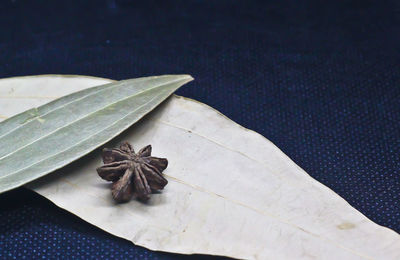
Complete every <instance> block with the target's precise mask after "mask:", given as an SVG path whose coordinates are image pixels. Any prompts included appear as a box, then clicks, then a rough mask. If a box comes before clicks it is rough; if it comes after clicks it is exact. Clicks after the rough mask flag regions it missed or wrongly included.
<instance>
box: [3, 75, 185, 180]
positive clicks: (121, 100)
mask: <svg viewBox="0 0 400 260" xmlns="http://www.w3.org/2000/svg"><path fill="white" fill-rule="evenodd" d="M185 79H186V78H181V79H177V80H172V81H170V82H168V83H162V84H159V85H157V86H155V87H153V88H149V89H146V90H144V91H140V92H138V93H135V94H134V95H130V96H128V97H125V98H123V99H120V100H118V101H116V102H113V103H110V104H109V105H107V106H104V107H102V108H100V109H98V110H96V111H94V112H91V113H89V114H86V115H84V116H83V117H80V118H78V119H76V120H74V121H72V122H70V123H68V124H66V125H63V126H62V127H59V128H56V129H55V130H53V131H52V132H49V133H48V134H46V135H44V136H41V137H40V138H38V139H35V140H34V141H32V142H30V143H28V144H26V145H24V146H21V147H20V148H18V149H16V150H14V151H13V152H11V153H9V154H6V155H5V156H3V157H0V162H1V160H3V159H4V158H7V157H9V156H11V155H13V154H15V153H16V152H18V151H20V150H22V149H24V148H26V147H28V146H30V145H32V144H34V143H36V142H38V141H40V140H41V139H44V138H46V137H47V136H50V135H51V134H54V133H56V132H58V131H61V130H62V129H63V128H66V127H68V126H70V125H72V124H74V123H76V122H78V121H80V120H82V119H84V118H86V117H89V116H91V115H93V114H95V113H97V112H99V111H101V110H104V109H106V108H107V107H110V106H112V105H115V104H117V103H119V102H123V101H125V100H127V99H129V98H132V97H133V96H138V95H141V94H143V93H146V92H149V91H151V90H153V89H156V88H159V87H161V86H165V85H170V84H173V83H176V82H179V81H182V80H185ZM107 89H108V88H106V89H103V90H107ZM103 90H101V91H103ZM99 92H100V91H99ZM99 92H95V93H93V94H97V93H99ZM88 96H90V95H88ZM71 103H74V102H71ZM71 103H69V104H71ZM146 104H147V103H146ZM63 107H65V106H62V107H60V108H57V109H55V110H52V112H54V111H57V110H60V109H61V108H63ZM42 116H43V115H42ZM42 116H37V117H35V118H40V117H42ZM32 120H34V119H32ZM32 120H31V121H32ZM31 121H29V122H31ZM16 129H17V128H16ZM14 130H15V129H14ZM14 130H12V131H14ZM12 131H11V132H12ZM7 176H8V175H7Z"/></svg>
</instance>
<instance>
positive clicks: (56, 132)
mask: <svg viewBox="0 0 400 260" xmlns="http://www.w3.org/2000/svg"><path fill="white" fill-rule="evenodd" d="M191 80H192V77H191V76H189V75H166V76H159V77H146V78H138V79H131V80H124V81H118V82H115V83H111V84H106V85H101V86H97V87H93V88H89V89H85V90H82V91H79V92H76V93H73V94H70V95H68V96H65V97H62V98H60V99H57V100H55V101H52V102H50V103H48V104H46V105H43V106H41V107H38V108H34V109H30V110H28V111H25V112H23V113H21V114H18V115H16V116H14V117H11V118H9V119H7V120H5V121H3V122H1V123H0V193H2V192H5V191H7V190H10V189H13V188H16V187H19V186H21V185H24V184H26V183H28V182H30V181H32V180H35V179H37V178H39V177H41V176H43V175H46V174H47V173H50V172H52V171H54V170H56V169H59V168H61V167H63V166H65V165H66V164H68V163H71V162H72V161H74V160H76V159H78V158H80V157H82V156H84V155H85V154H87V153H89V152H90V151H92V150H94V149H96V148H97V147H99V146H101V145H102V144H104V143H106V142H107V141H109V140H111V139H112V138H113V137H115V136H117V135H118V134H119V133H121V132H122V131H124V130H125V129H127V128H128V127H129V126H131V125H132V124H134V123H135V122H136V121H138V120H139V119H141V118H142V117H143V116H144V115H146V114H147V113H149V112H150V111H151V110H153V109H154V108H155V107H156V106H157V105H158V104H160V103H161V102H162V101H163V100H164V99H166V98H167V97H168V96H169V95H171V94H172V93H173V92H174V91H175V90H176V89H178V88H179V87H180V86H182V85H183V84H185V83H187V82H189V81H191Z"/></svg>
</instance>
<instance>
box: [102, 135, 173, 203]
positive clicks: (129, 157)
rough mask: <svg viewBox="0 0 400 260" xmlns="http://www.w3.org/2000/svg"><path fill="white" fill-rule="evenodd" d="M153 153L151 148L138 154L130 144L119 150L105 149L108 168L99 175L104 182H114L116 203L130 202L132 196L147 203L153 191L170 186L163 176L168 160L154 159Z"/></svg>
mask: <svg viewBox="0 0 400 260" xmlns="http://www.w3.org/2000/svg"><path fill="white" fill-rule="evenodd" d="M151 150H152V148H151V145H148V146H146V147H144V148H142V149H140V150H139V152H138V153H137V154H135V152H134V150H133V147H132V146H131V145H130V144H129V143H128V142H124V143H122V144H121V145H120V147H119V149H115V148H114V149H107V148H105V149H103V154H102V157H103V162H104V165H103V166H101V167H99V168H97V173H98V174H99V176H100V177H101V178H102V179H104V180H107V181H112V182H114V183H113V185H112V196H113V198H114V199H115V200H116V201H118V202H123V201H129V200H130V199H131V198H132V196H134V197H136V198H138V199H139V200H142V201H146V200H148V199H149V198H150V194H151V192H152V191H156V190H161V189H163V188H164V187H165V185H167V184H168V181H167V180H166V179H165V178H164V177H163V176H162V171H163V170H165V168H167V166H168V160H167V159H165V158H158V157H152V156H151Z"/></svg>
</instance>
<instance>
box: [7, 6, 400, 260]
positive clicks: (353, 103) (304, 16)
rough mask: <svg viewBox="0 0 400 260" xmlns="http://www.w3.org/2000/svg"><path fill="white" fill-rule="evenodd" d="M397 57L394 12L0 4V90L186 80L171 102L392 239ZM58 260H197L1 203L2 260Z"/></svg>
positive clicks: (399, 181) (38, 208) (398, 191)
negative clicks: (7, 82) (205, 115)
mask: <svg viewBox="0 0 400 260" xmlns="http://www.w3.org/2000/svg"><path fill="white" fill-rule="evenodd" d="M399 54H400V2H399V1H368V0H355V1H341V0H336V1H242V0H237V1H229V0H219V1H211V0H207V1H194V0H186V1H170V0H164V1H140V2H139V1H130V0H107V1H101V0H97V1H51V0H38V1H27V0H25V1H22V0H21V1H20V0H13V1H11V0H9V1H1V2H0V77H11V76H20V75H34V74H52V73H54V74H82V75H93V76H99V77H106V78H113V79H126V78H134V77H140V76H148V75H160V74H176V73H187V74H191V75H192V76H193V77H194V78H195V79H196V80H195V81H194V82H193V83H191V84H190V85H187V86H185V87H183V88H181V89H180V90H179V91H178V92H177V94H179V95H183V96H186V97H190V98H194V99H196V100H199V101H201V102H204V103H206V104H208V105H210V106H212V107H214V108H216V109H217V110H219V111H221V112H222V113H223V114H225V115H227V116H228V117H230V118H231V119H233V120H234V121H236V122H238V123H239V124H241V125H243V126H245V127H247V128H250V129H253V130H255V131H257V132H259V133H261V134H262V135H264V136H265V137H267V138H268V139H270V140H271V141H272V142H273V143H275V144H276V145H277V146H278V147H279V148H280V149H282V150H283V151H284V152H285V153H286V154H287V155H288V156H289V157H291V158H292V159H293V160H294V161H295V162H296V163H297V164H298V165H300V166H301V167H302V168H303V169H305V170H306V171H307V172H308V173H309V174H310V175H311V176H312V177H314V178H315V179H317V180H318V181H320V182H322V183H323V184H325V185H326V186H328V187H329V188H331V189H332V190H334V191H335V192H336V193H338V194H339V195H340V196H342V197H343V198H345V199H346V200H347V201H348V202H349V203H350V204H351V205H352V206H353V207H355V208H356V209H358V210H359V211H360V212H362V213H363V214H364V215H366V216H367V217H368V218H370V219H371V220H373V221H375V222H376V223H378V224H380V225H383V226H386V227H389V228H391V229H393V230H395V231H397V232H400V204H399V199H400V66H399V65H400V55H399ZM0 112H1V111H0ZM266 246H268V245H266ZM62 256H64V257H67V258H85V259H86V258H93V259H99V258H116V259H121V258H132V259H176V258H178V259H179V258H191V257H187V256H181V255H176V254H168V253H162V252H153V251H150V250H147V249H144V248H141V247H138V246H134V245H132V244H131V243H130V242H129V241H126V240H123V239H119V238H116V237H114V236H112V235H110V234H107V233H106V232H104V231H101V230H100V229H98V228H96V227H93V226H91V225H90V224H87V223H85V222H84V221H82V220H80V219H79V218H77V217H75V216H73V215H72V214H70V213H68V212H66V211H64V210H61V209H59V208H57V207H56V206H55V205H53V204H52V203H50V202H48V201H47V200H46V199H44V198H42V197H40V196H39V195H36V194H34V193H33V192H32V191H29V190H26V189H24V188H20V189H16V190H13V191H10V192H7V193H4V194H1V195H0V258H1V259H3V258H17V259H22V258H27V259H30V258H57V257H62ZM196 257H197V258H204V259H205V258H216V257H209V256H196ZM197 258H196V259H197Z"/></svg>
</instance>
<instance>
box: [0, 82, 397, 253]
mask: <svg viewBox="0 0 400 260" xmlns="http://www.w3.org/2000/svg"><path fill="white" fill-rule="evenodd" d="M38 79H41V78H38ZM42 79H43V80H44V81H46V82H47V84H49V86H50V85H51V78H49V77H42ZM76 79H77V84H78V83H79V82H82V83H81V84H82V85H81V86H82V88H85V87H87V86H89V85H90V84H93V85H96V84H99V82H98V81H94V80H95V79H89V78H81V79H79V77H77V78H76ZM78 79H79V80H78ZM30 84H31V82H30V80H26V81H21V82H19V85H21V86H22V85H23V86H24V87H27V86H30ZM54 87H55V88H56V87H57V88H58V91H59V93H58V94H59V95H63V94H64V93H66V92H67V91H68V89H67V85H63V84H59V85H58V86H54ZM2 88H6V86H5V85H4V84H3V83H2V81H0V90H1V89H2ZM30 91H31V92H29V91H28V92H27V95H29V94H30V93H35V92H37V89H35V87H34V86H32V88H31V89H30ZM0 102H2V101H1V100H0ZM24 102H25V100H24ZM0 104H1V103H0ZM26 105H27V106H29V104H26ZM7 113H8V114H12V113H13V111H7ZM122 140H128V141H130V142H131V143H132V144H133V145H134V146H135V148H140V147H143V146H145V145H147V144H149V143H151V144H152V146H153V154H154V155H155V156H160V157H167V158H168V160H169V162H170V163H169V166H168V168H167V169H166V170H165V174H166V175H167V178H168V180H169V184H168V185H167V186H166V188H165V190H164V191H163V192H162V193H160V194H153V195H152V197H151V199H150V201H149V204H143V203H140V202H138V201H131V202H129V203H125V204H115V203H114V201H113V200H112V197H111V192H110V187H109V184H107V183H105V182H104V181H103V180H102V179H100V178H99V177H98V176H97V173H96V171H95V168H96V167H98V166H100V165H101V158H100V153H95V154H94V153H92V154H91V156H88V157H85V158H83V159H82V160H80V161H78V162H77V163H74V164H73V165H71V166H68V167H66V168H63V169H62V170H59V171H57V172H55V173H54V174H51V175H49V176H46V177H45V178H42V179H40V180H39V181H36V182H35V183H32V184H30V185H29V186H28V187H30V188H31V189H33V190H34V191H36V192H38V193H40V194H42V195H43V196H45V197H46V198H48V199H50V200H51V201H53V202H54V203H55V204H56V205H58V206H60V207H62V208H64V209H66V210H68V211H70V212H72V213H74V214H76V215H77V216H79V217H81V218H82V219H84V220H86V221H87V222H89V223H91V224H94V225H96V226H98V227H100V228H101V229H103V230H105V231H107V232H110V233H111V234H114V235H116V236H119V237H123V238H125V239H128V240H131V241H132V242H134V243H135V244H137V245H141V246H145V247H147V248H150V249H153V250H162V251H168V252H178V253H184V254H190V253H202V254H215V255H226V256H231V257H236V258H248V259H312V258H316V259H400V236H399V235H398V234H397V233H395V232H393V231H392V230H389V229H387V228H384V227H382V226H379V225H377V224H375V223H373V222H372V221H370V220H369V219H367V218H366V217H365V216H363V215H362V214H361V213H360V212H358V211H357V210H355V209H354V208H352V207H351V206H350V205H349V204H348V203H347V202H346V201H345V200H343V199H342V198H341V197H339V196H338V195H337V194H335V193H334V192H333V191H331V190H330V189H329V188H327V187H326V186H324V185H322V184H321V183H319V182H317V181H316V180H314V179H313V178H311V177H310V176H309V175H308V174H307V173H306V172H304V171H303V170H302V169H301V168H300V167H299V166H297V165H296V164H295V163H294V162H293V161H291V160H290V159H289V158H288V157H287V156H286V155H285V154H283V153H282V151H280V150H279V149H278V148H277V147H276V146H274V145H273V144H272V143H271V142H269V141H268V140H267V139H265V138H264V137H262V136H261V135H259V134H257V133H255V132H252V131H249V130H247V129H245V128H243V127H241V126H239V125H237V124H236V123H234V122H232V121H231V120H229V119H227V118H225V117H224V116H223V115H221V114H220V113H218V112H217V111H215V110H213V109H212V108H210V107H208V106H206V105H204V104H201V103H198V102H195V101H192V100H188V99H185V98H182V97H177V96H173V97H172V98H170V99H169V100H168V101H167V102H166V103H164V104H162V105H161V106H160V107H159V108H157V109H156V110H155V111H154V112H152V113H151V114H150V115H149V116H148V117H147V118H145V120H142V121H140V122H139V123H138V124H136V125H134V126H133V127H131V128H130V129H129V130H128V131H126V132H125V133H124V134H123V135H122V136H119V137H118V138H117V139H116V140H113V142H112V143H111V144H109V145H108V146H114V145H116V144H117V143H119V142H120V141H122Z"/></svg>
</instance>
